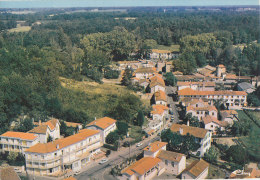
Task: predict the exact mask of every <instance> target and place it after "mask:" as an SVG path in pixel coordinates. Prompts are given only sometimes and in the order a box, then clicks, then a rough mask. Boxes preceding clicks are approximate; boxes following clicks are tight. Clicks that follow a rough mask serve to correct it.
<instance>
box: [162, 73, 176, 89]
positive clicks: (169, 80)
mask: <svg viewBox="0 0 260 180" xmlns="http://www.w3.org/2000/svg"><path fill="white" fill-rule="evenodd" d="M164 77H165V84H166V85H167V86H175V85H176V83H177V79H176V77H175V76H174V75H173V74H172V73H171V72H167V73H166V74H165V75H164Z"/></svg>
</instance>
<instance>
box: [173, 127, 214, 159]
mask: <svg viewBox="0 0 260 180" xmlns="http://www.w3.org/2000/svg"><path fill="white" fill-rule="evenodd" d="M171 131H172V132H175V133H178V134H180V135H183V136H184V135H187V134H190V135H193V136H194V137H195V138H196V140H195V141H196V142H197V143H199V144H200V148H199V149H198V150H197V151H195V152H194V154H197V153H198V154H199V156H203V155H204V153H205V152H207V150H208V149H209V148H210V146H211V136H212V133H211V132H210V131H208V130H206V129H203V128H198V127H192V126H187V125H184V124H173V125H172V126H171Z"/></svg>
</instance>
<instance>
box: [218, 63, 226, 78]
mask: <svg viewBox="0 0 260 180" xmlns="http://www.w3.org/2000/svg"><path fill="white" fill-rule="evenodd" d="M225 74H226V67H225V66H224V65H223V64H219V65H217V68H216V76H217V77H224V76H225Z"/></svg>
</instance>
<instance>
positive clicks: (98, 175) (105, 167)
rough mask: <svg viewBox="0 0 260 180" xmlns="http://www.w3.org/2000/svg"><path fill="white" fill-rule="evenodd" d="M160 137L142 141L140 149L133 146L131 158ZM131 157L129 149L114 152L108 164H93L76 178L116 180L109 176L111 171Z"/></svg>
mask: <svg viewBox="0 0 260 180" xmlns="http://www.w3.org/2000/svg"><path fill="white" fill-rule="evenodd" d="M159 139H160V138H159V136H157V135H153V136H151V137H150V138H147V139H145V140H143V141H142V143H143V145H142V146H140V147H136V145H133V146H131V147H130V156H133V155H134V154H139V153H141V152H142V150H143V148H144V147H146V146H147V145H148V144H149V143H151V142H154V141H156V140H159ZM128 157H129V148H124V147H123V148H121V149H120V150H119V151H117V152H112V153H111V155H110V156H109V157H108V162H107V163H104V164H102V165H100V164H98V162H95V163H92V164H91V165H90V166H88V167H87V168H86V169H84V170H83V171H84V172H82V173H81V174H80V175H78V176H76V179H78V180H85V179H97V180H103V179H104V180H107V179H114V177H113V176H109V172H110V169H111V168H112V167H113V166H115V165H117V164H120V163H121V162H122V161H123V160H124V159H126V158H128Z"/></svg>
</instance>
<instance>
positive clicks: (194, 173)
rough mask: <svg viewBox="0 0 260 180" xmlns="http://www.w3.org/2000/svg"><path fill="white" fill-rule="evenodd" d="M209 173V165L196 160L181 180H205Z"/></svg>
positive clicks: (183, 173) (184, 172)
mask: <svg viewBox="0 0 260 180" xmlns="http://www.w3.org/2000/svg"><path fill="white" fill-rule="evenodd" d="M208 173H209V163H207V162H206V161H204V160H203V159H201V160H196V161H194V162H193V163H191V164H190V165H189V166H188V167H187V168H186V169H185V170H184V171H183V172H182V175H181V179H206V178H207V176H208Z"/></svg>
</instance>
